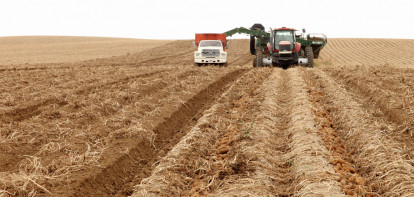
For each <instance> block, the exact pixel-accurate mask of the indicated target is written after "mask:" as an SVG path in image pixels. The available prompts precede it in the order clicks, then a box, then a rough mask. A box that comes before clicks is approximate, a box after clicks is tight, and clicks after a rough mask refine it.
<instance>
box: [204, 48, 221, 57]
mask: <svg viewBox="0 0 414 197" xmlns="http://www.w3.org/2000/svg"><path fill="white" fill-rule="evenodd" d="M201 56H203V57H219V56H220V50H218V49H203V50H202V51H201Z"/></svg>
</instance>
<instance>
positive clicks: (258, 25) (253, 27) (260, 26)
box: [250, 23, 265, 30]
mask: <svg viewBox="0 0 414 197" xmlns="http://www.w3.org/2000/svg"><path fill="white" fill-rule="evenodd" d="M250 29H251V30H253V29H261V30H264V29H265V27H264V26H263V25H262V24H261V23H255V24H254V25H253V26H252V27H250Z"/></svg>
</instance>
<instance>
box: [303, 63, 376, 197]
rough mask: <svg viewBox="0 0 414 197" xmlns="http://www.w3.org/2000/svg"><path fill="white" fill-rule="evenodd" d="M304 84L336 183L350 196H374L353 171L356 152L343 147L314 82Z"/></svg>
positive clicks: (355, 171)
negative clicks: (327, 151)
mask: <svg viewBox="0 0 414 197" xmlns="http://www.w3.org/2000/svg"><path fill="white" fill-rule="evenodd" d="M304 72H305V71H304V70H301V75H302V76H304V75H305V74H304ZM306 83H307V88H306V89H307V93H308V95H309V98H310V100H311V104H312V109H311V110H312V113H313V114H314V116H315V122H316V123H317V129H318V134H319V136H321V137H322V140H323V141H324V145H325V147H326V149H327V150H329V151H330V152H331V155H332V157H331V158H330V161H329V163H330V164H331V165H333V166H334V170H335V173H336V174H337V175H339V176H338V177H337V181H338V182H340V183H341V184H342V190H343V191H344V193H345V194H347V195H350V196H353V195H357V196H365V197H372V196H374V193H373V192H372V189H371V188H369V187H368V185H371V184H370V183H368V182H367V181H366V180H365V179H364V178H362V177H361V176H360V175H359V174H358V173H357V171H359V169H355V165H354V164H355V161H354V160H353V159H352V155H353V154H354V153H355V152H356V151H355V149H352V148H349V147H348V146H347V145H345V144H346V141H345V140H344V137H343V136H341V135H340V133H339V132H338V130H337V129H336V124H335V123H334V121H333V119H332V115H331V114H330V112H329V111H328V110H326V109H324V106H323V104H322V102H321V100H322V99H323V94H322V92H320V91H319V90H318V87H317V85H316V84H315V82H313V81H309V80H306Z"/></svg>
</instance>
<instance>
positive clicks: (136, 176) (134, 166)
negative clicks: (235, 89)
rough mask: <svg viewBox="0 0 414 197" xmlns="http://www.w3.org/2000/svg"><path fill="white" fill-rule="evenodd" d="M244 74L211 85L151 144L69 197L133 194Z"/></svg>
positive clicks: (160, 127) (176, 114)
mask: <svg viewBox="0 0 414 197" xmlns="http://www.w3.org/2000/svg"><path fill="white" fill-rule="evenodd" d="M245 72H246V70H244V69H239V70H236V71H233V72H231V73H229V74H227V75H225V76H224V77H221V78H220V79H218V80H217V81H215V82H213V83H211V84H210V85H209V86H208V87H207V88H205V89H203V90H201V91H200V92H199V93H198V94H197V95H195V96H194V97H192V98H191V99H190V100H189V101H187V102H186V103H184V104H183V105H181V106H180V107H179V109H178V110H177V111H176V112H174V113H173V114H171V115H170V116H169V118H167V119H166V120H165V121H164V122H162V123H161V124H159V125H157V126H156V127H155V128H154V133H155V134H156V137H155V139H154V140H153V141H152V142H149V141H144V140H140V141H137V142H136V143H135V145H134V146H133V147H131V149H129V151H128V153H127V154H124V155H121V156H120V157H119V158H118V159H117V160H116V161H115V162H114V163H113V164H112V165H110V166H107V167H105V168H104V169H101V170H99V172H98V173H94V174H93V175H92V176H89V177H88V178H86V179H85V180H84V181H82V182H81V183H80V185H79V186H78V187H74V188H73V189H74V191H72V192H70V194H68V195H70V196H104V195H116V194H118V195H128V194H131V193H132V186H133V183H137V182H140V181H141V180H142V179H143V178H145V177H147V176H149V174H150V172H151V171H152V169H153V167H154V166H153V165H154V163H155V162H156V161H157V160H158V159H159V158H161V157H163V156H164V155H165V154H166V152H168V151H169V150H170V149H171V147H173V146H174V145H175V144H176V143H178V141H179V140H180V138H181V137H182V136H184V135H185V134H186V133H185V131H186V130H187V129H188V128H191V127H192V126H194V125H195V124H196V123H197V120H198V119H199V118H200V117H201V116H202V111H203V110H204V109H206V108H208V107H210V106H211V105H212V104H213V102H214V101H215V99H216V97H217V96H218V95H220V94H221V93H223V92H224V91H225V90H226V89H227V88H228V87H227V85H228V84H230V83H232V82H234V81H235V80H237V79H238V78H239V77H240V76H241V75H242V74H243V73H245ZM154 147H156V149H154ZM134 158H137V159H134ZM138 158H139V159H138Z"/></svg>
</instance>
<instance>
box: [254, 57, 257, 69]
mask: <svg viewBox="0 0 414 197" xmlns="http://www.w3.org/2000/svg"><path fill="white" fill-rule="evenodd" d="M256 67H257V61H256V57H255V58H254V59H253V68H256Z"/></svg>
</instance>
